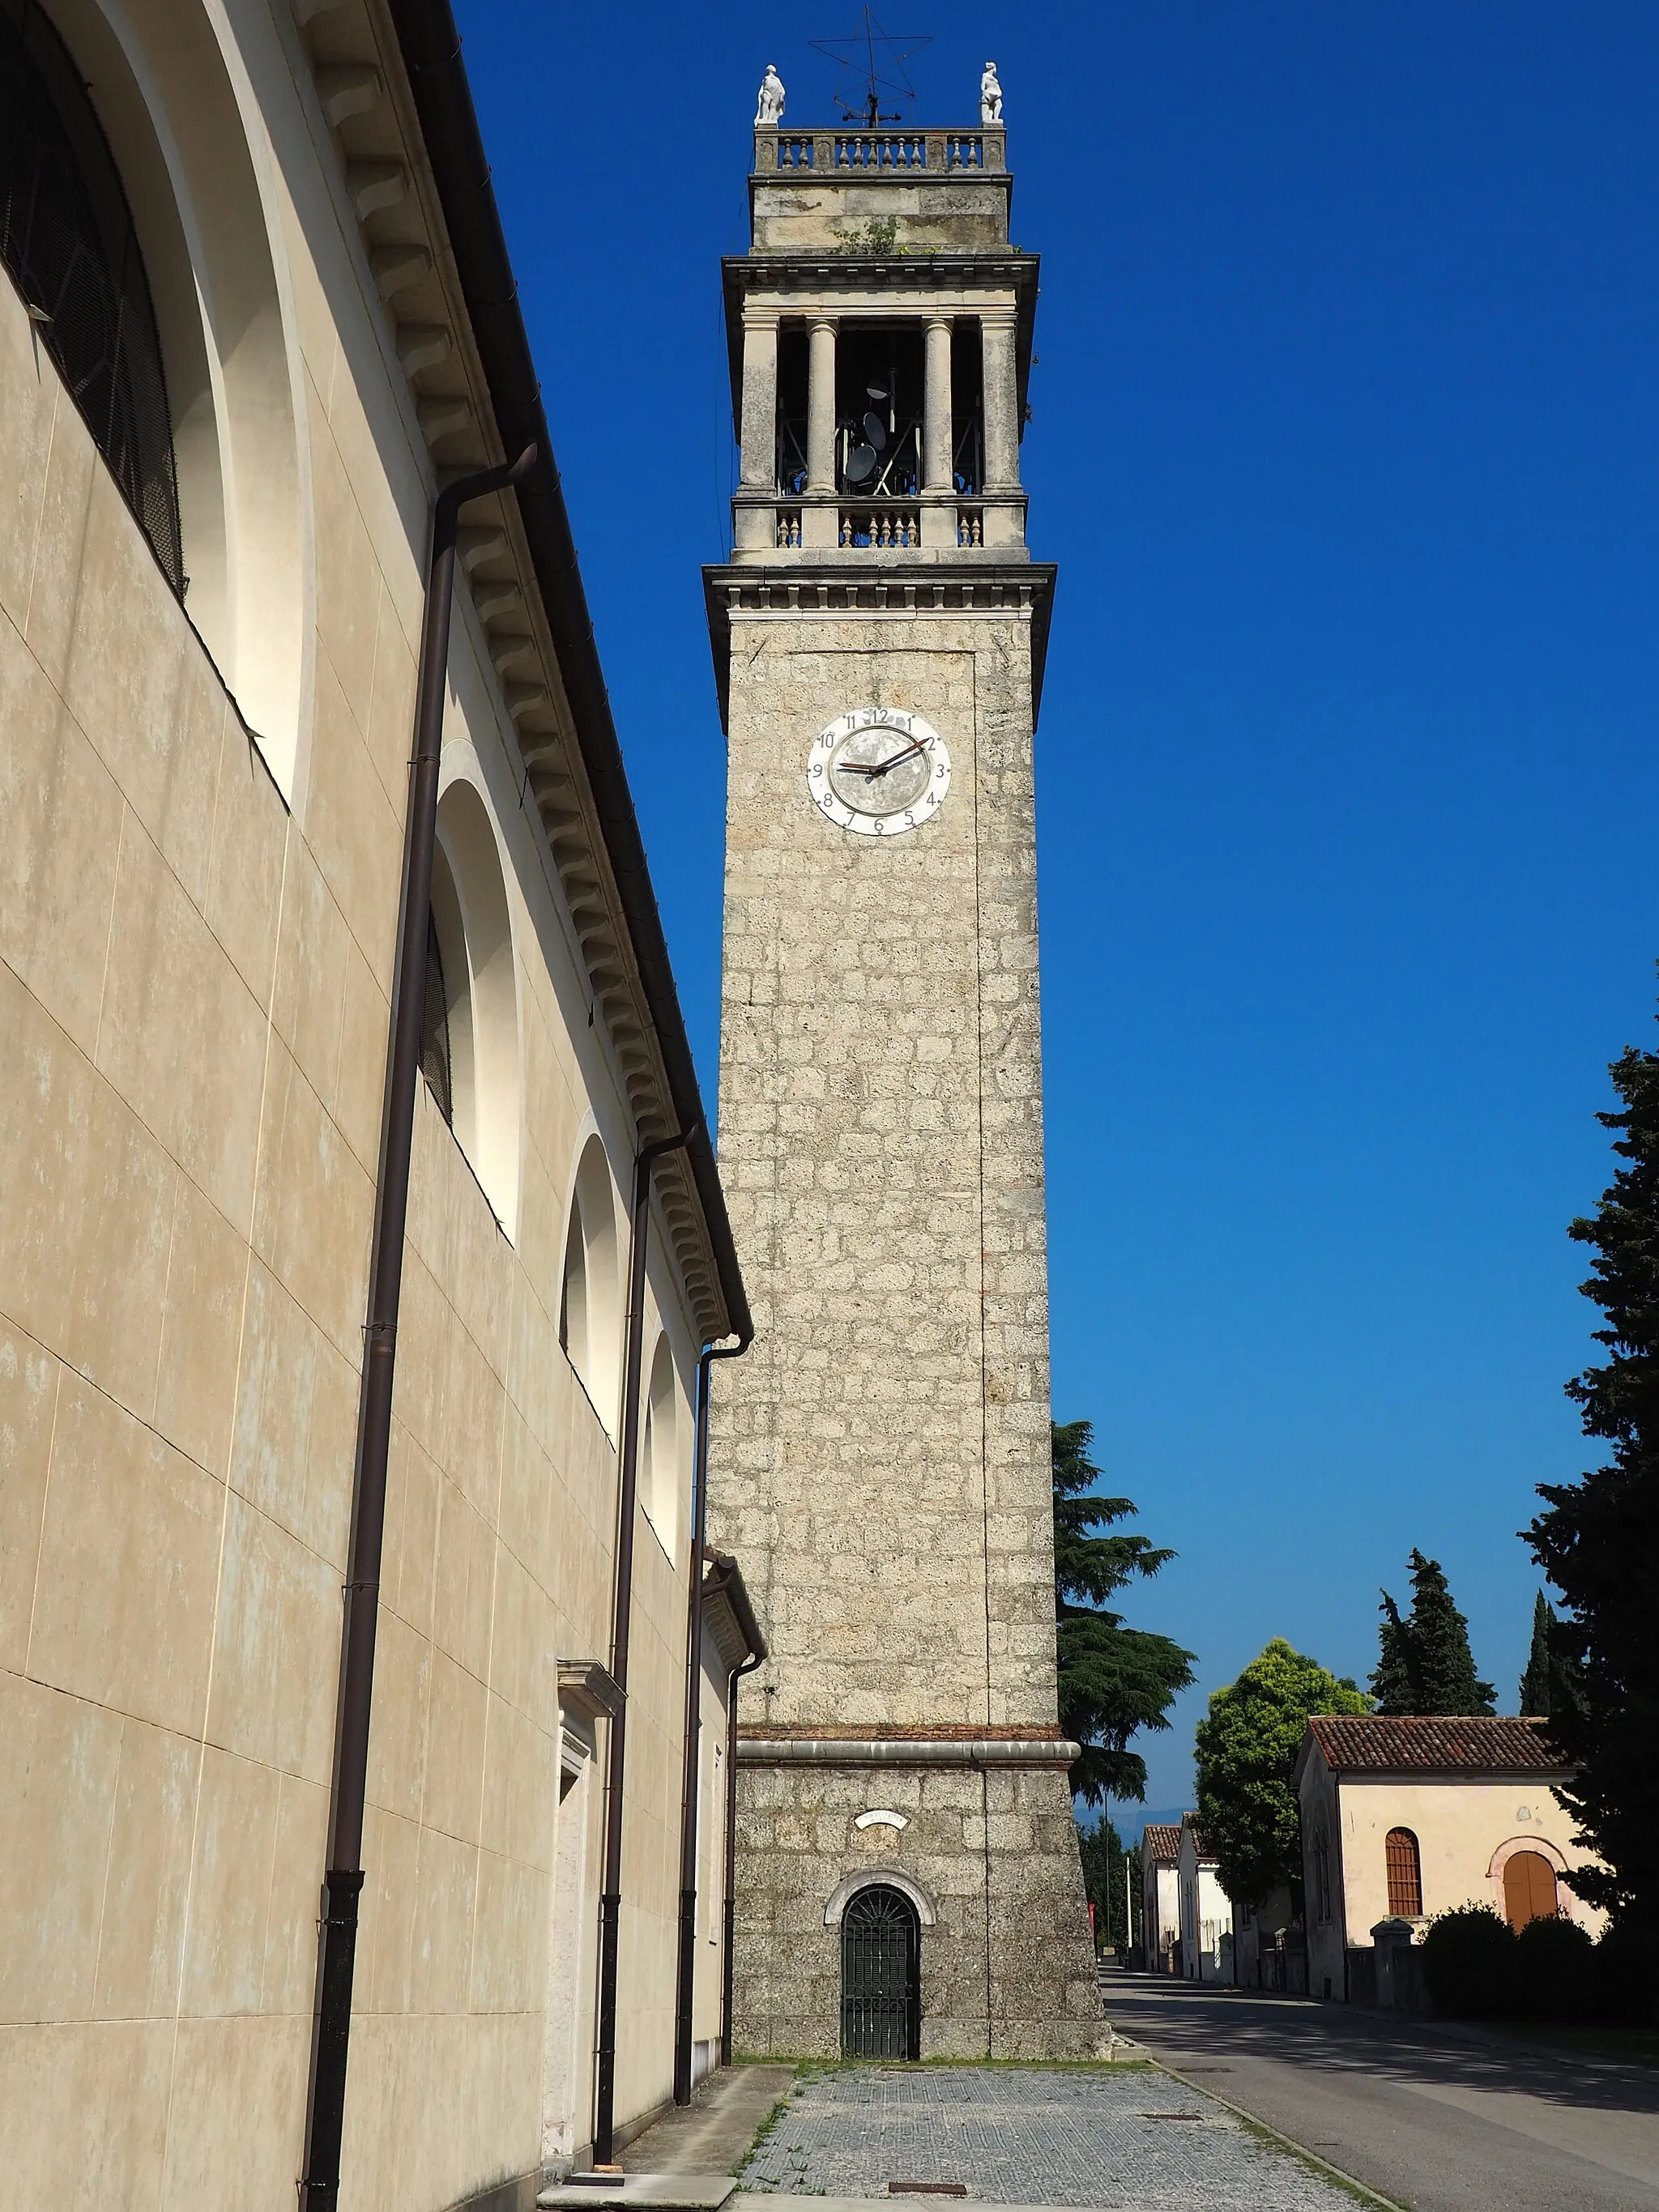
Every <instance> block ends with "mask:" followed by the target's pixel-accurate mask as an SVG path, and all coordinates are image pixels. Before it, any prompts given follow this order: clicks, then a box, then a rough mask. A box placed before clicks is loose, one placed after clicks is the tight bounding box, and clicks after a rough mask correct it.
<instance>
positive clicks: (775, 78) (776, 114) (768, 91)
mask: <svg viewBox="0 0 1659 2212" xmlns="http://www.w3.org/2000/svg"><path fill="white" fill-rule="evenodd" d="M782 120H783V79H782V78H781V76H779V75H778V72H777V69H776V66H775V64H773V63H771V62H768V64H766V75H765V76H763V78H762V79H761V88H760V98H759V99H758V100H757V101H756V103H755V128H756V129H757V131H758V130H759V129H760V127H761V125H763V123H771V124H778V123H781V122H782Z"/></svg>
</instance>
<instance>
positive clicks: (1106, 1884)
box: [1077, 1819, 1129, 1951]
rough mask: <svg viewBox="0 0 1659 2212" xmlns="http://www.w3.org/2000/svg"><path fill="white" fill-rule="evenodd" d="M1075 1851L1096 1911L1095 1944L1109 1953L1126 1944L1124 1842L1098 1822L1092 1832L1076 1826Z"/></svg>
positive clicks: (1103, 1822) (1107, 1824) (1109, 1826)
mask: <svg viewBox="0 0 1659 2212" xmlns="http://www.w3.org/2000/svg"><path fill="white" fill-rule="evenodd" d="M1077 1841H1078V1850H1079V1853H1080V1854H1081V1857H1082V1859H1083V1887H1084V1889H1085V1892H1086V1893H1087V1895H1088V1899H1089V1902H1090V1904H1091V1905H1093V1906H1094V1908H1095V1943H1096V1946H1097V1948H1098V1949H1100V1950H1103V1951H1110V1950H1114V1949H1115V1948H1118V1947H1119V1946H1121V1947H1123V1948H1125V1949H1127V1947H1128V1943H1129V1934H1128V1923H1127V1911H1128V1893H1127V1890H1126V1889H1125V1887H1124V1881H1123V1869H1124V1867H1125V1865H1126V1863H1127V1861H1126V1859H1125V1857H1124V1850H1123V1838H1121V1836H1120V1835H1119V1834H1118V1832H1117V1830H1116V1829H1115V1827H1114V1826H1113V1825H1112V1823H1111V1822H1110V1821H1109V1820H1105V1819H1102V1820H1097V1822H1096V1823H1095V1825H1094V1826H1093V1827H1092V1828H1085V1826H1084V1825H1083V1823H1082V1821H1081V1820H1079V1822H1078V1824H1077Z"/></svg>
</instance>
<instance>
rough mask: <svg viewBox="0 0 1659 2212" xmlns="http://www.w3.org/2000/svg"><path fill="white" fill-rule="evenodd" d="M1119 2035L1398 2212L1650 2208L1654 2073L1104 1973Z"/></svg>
mask: <svg viewBox="0 0 1659 2212" xmlns="http://www.w3.org/2000/svg"><path fill="white" fill-rule="evenodd" d="M1105 1995H1106V2011H1107V2016H1108V2017H1109V2019H1110V2021H1111V2022H1112V2024H1113V2026H1114V2027H1115V2028H1116V2029H1117V2030H1118V2032H1119V2033H1120V2034H1124V2035H1128V2036H1132V2037H1133V2039H1135V2041H1136V2042H1138V2043H1139V2044H1141V2045H1143V2046H1144V2047H1145V2048H1146V2050H1147V2051H1150V2052H1151V2053H1152V2056H1153V2057H1157V2058H1159V2059H1162V2060H1164V2062H1165V2063H1168V2064H1169V2065H1170V2066H1172V2067H1174V2068H1176V2069H1177V2070H1178V2071H1179V2072H1181V2073H1182V2074H1183V2075H1187V2076H1188V2078H1189V2079H1190V2080H1192V2081H1194V2083H1196V2084H1198V2085H1200V2086H1201V2087H1212V2088H1213V2089H1214V2090H1215V2091H1216V2092H1217V2093H1218V2095H1220V2096H1222V2097H1225V2098H1226V2099H1227V2100H1228V2101H1229V2102H1230V2103H1231V2104H1235V2105H1237V2106H1240V2107H1241V2108H1242V2109H1243V2111H1245V2112H1250V2113H1252V2114H1254V2115H1255V2118H1258V2119H1261V2120H1263V2121H1265V2122H1266V2123H1267V2125H1268V2126H1269V2127H1273V2128H1276V2129H1277V2130H1279V2132H1280V2133H1281V2134H1283V2135H1286V2136H1290V2137H1291V2139H1292V2140H1293V2141H1295V2142H1299V2143H1304V2144H1305V2145H1306V2146H1307V2147H1308V2148H1310V2150H1313V2151H1316V2153H1317V2154H1319V2156H1320V2157H1322V2158H1325V2159H1328V2160H1330V2162H1331V2164H1332V2165H1333V2166H1340V2168H1341V2169H1342V2170H1343V2172H1346V2173H1352V2174H1353V2175H1355V2176H1357V2177H1358V2179H1360V2180H1362V2181H1364V2182H1367V2183H1369V2184H1370V2186H1371V2187H1372V2188H1373V2189H1376V2190H1378V2191H1381V2192H1382V2194H1383V2196H1385V2197H1392V2198H1394V2199H1395V2201H1396V2202H1397V2203H1401V2204H1403V2205H1408V2206H1410V2207H1411V2212H1509V2208H1510V2207H1511V2206H1515V2207H1517V2208H1518V2207H1524V2208H1525V2212H1659V2075H1656V2074H1655V2073H1653V2072H1652V2071H1650V2070H1648V2069H1643V2068H1640V2067H1635V2066H1626V2065H1620V2064H1618V2063H1612V2062H1608V2061H1604V2060H1595V2059H1583V2058H1578V2057H1566V2056H1565V2055H1561V2056H1557V2055H1556V2054H1554V2053H1553V2052H1547V2051H1541V2050H1539V2049H1537V2048H1536V2047H1532V2048H1528V2047H1524V2046H1516V2045H1508V2044H1498V2043H1497V2042H1492V2043H1476V2042H1472V2041H1468V2040H1465V2039H1458V2038H1457V2037H1455V2035H1454V2034H1452V2033H1449V2032H1437V2030H1436V2029H1435V2027H1433V2026H1432V2024H1431V2023H1428V2022H1423V2021H1406V2020H1398V2021H1396V2020H1390V2019H1386V2018H1382V2017H1378V2016H1376V2015H1370V2014H1365V2013H1361V2012H1358V2011H1354V2010H1352V2009H1351V2008H1349V2007H1347V2006H1346V2005H1331V2004H1319V2003H1314V2002H1309V2001H1308V2000H1307V1999H1305V1998H1299V1997H1273V1996H1257V1995H1255V1994H1254V1993H1252V1992H1247V1991H1244V1990H1231V1991H1229V1990H1218V1989H1214V1988H1207V1989H1206V1988H1202V1987H1200V1986H1199V1985H1198V1984H1193V1983H1189V1982H1188V1983H1182V1982H1175V1981H1170V1980H1168V1979H1166V1978H1164V1977H1161V1976H1158V1975H1152V1974H1148V1975H1133V1974H1126V1975H1116V1974H1114V1975H1110V1976H1109V1977H1107V1979H1106V1988H1105Z"/></svg>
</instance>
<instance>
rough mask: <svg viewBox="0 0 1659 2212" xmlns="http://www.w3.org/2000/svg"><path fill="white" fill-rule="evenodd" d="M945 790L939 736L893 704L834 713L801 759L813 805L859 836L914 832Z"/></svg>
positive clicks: (946, 767)
mask: <svg viewBox="0 0 1659 2212" xmlns="http://www.w3.org/2000/svg"><path fill="white" fill-rule="evenodd" d="M950 787H951V756H950V754H949V753H948V752H947V751H946V750H945V740H944V738H942V737H940V735H939V732H938V731H937V730H936V729H934V727H933V725H932V723H931V722H924V721H923V720H922V719H921V715H920V714H901V713H900V711H899V710H898V708H896V707H854V708H850V709H849V711H848V713H846V714H840V715H837V717H836V720H834V721H833V722H831V723H830V725H829V728H828V729H827V730H823V731H821V732H819V734H818V737H817V742H816V743H815V744H814V745H813V747H812V750H811V752H810V753H809V754H808V755H807V757H806V788H807V791H808V793H810V794H811V800H812V804H813V805H814V806H816V807H817V810H818V811H819V813H821V814H823V815H825V816H827V817H828V818H829V820H830V821H831V822H836V823H839V824H840V825H841V827H842V829H854V830H856V831H857V832H858V833H859V835H860V836H865V837H897V836H902V835H903V834H904V832H905V831H906V830H907V829H920V828H921V825H922V823H924V822H926V821H927V819H928V818H929V817H930V816H932V815H934V814H937V813H938V811H939V805H940V802H941V801H942V800H943V799H944V797H945V793H946V792H947V791H948V790H949V789H950Z"/></svg>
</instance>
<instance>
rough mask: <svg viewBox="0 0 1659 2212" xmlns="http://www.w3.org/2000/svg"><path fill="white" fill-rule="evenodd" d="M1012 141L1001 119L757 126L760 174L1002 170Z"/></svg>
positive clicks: (756, 151)
mask: <svg viewBox="0 0 1659 2212" xmlns="http://www.w3.org/2000/svg"><path fill="white" fill-rule="evenodd" d="M1006 145H1007V140H1006V135H1005V133H1004V131H1003V129H1002V126H1001V125H1000V124H987V125H984V126H982V127H981V129H980V130H977V131H846V130H842V131H782V130H780V129H778V128H777V126H776V125H774V124H759V125H757V126H756V131H755V170H756V173H757V175H765V174H768V173H772V174H776V173H780V172H782V173H786V174H787V173H789V172H791V171H794V172H799V171H801V170H811V171H813V172H814V173H818V172H823V173H836V172H839V173H842V175H846V174H847V173H849V172H853V173H858V174H860V175H864V176H906V175H909V174H912V173H915V171H916V170H918V169H921V170H932V171H935V172H941V173H942V172H948V171H952V170H955V171H958V172H959V171H961V170H964V169H969V170H974V171H976V172H979V173H988V172H992V171H995V172H998V173H1000V172H1001V171H1002V170H1003V169H1005V168H1006V167H1007V160H1006Z"/></svg>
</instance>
